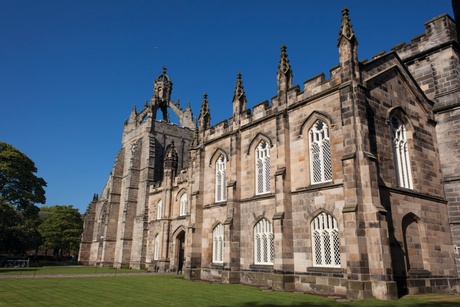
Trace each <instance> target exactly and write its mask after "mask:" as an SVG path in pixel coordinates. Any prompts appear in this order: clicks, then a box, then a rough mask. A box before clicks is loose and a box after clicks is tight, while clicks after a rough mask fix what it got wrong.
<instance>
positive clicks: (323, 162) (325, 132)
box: [308, 120, 332, 184]
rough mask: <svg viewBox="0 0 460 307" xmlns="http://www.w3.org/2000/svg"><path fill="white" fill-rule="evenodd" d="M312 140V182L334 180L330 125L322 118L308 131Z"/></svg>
mask: <svg viewBox="0 0 460 307" xmlns="http://www.w3.org/2000/svg"><path fill="white" fill-rule="evenodd" d="M308 135H309V141H310V174H311V178H312V180H311V182H312V184H315V183H322V182H328V181H332V159H331V144H330V141H329V127H328V126H327V124H326V123H325V122H323V121H321V120H318V121H316V122H315V123H314V124H313V126H312V127H311V128H310V131H309V132H308Z"/></svg>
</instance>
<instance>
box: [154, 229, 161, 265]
mask: <svg viewBox="0 0 460 307" xmlns="http://www.w3.org/2000/svg"><path fill="white" fill-rule="evenodd" d="M159 256H160V235H159V234H158V235H156V236H155V241H154V243H153V260H158V257H159Z"/></svg>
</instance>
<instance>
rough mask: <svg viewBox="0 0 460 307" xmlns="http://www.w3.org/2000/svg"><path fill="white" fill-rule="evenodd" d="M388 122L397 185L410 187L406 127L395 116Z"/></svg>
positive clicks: (410, 176) (410, 175)
mask: <svg viewBox="0 0 460 307" xmlns="http://www.w3.org/2000/svg"><path fill="white" fill-rule="evenodd" d="M390 123H391V137H392V141H393V154H394V161H395V167H396V174H397V176H398V185H399V186H400V187H403V188H407V189H412V188H413V187H412V172H411V166H410V160H409V150H408V145H407V136H406V127H405V126H404V124H403V123H402V122H401V121H400V120H399V119H398V118H397V117H395V116H392V117H391V121H390Z"/></svg>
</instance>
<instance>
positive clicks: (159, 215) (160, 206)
mask: <svg viewBox="0 0 460 307" xmlns="http://www.w3.org/2000/svg"><path fill="white" fill-rule="evenodd" d="M162 217H163V202H162V201H161V200H160V201H159V202H158V205H157V220H159V219H161V218H162Z"/></svg>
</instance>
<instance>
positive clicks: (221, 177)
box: [216, 155, 227, 202]
mask: <svg viewBox="0 0 460 307" xmlns="http://www.w3.org/2000/svg"><path fill="white" fill-rule="evenodd" d="M225 162H226V161H225V156H224V155H220V157H219V159H217V162H216V202H221V201H225V200H227V193H226V186H225V182H226V180H225V167H226V166H225Z"/></svg>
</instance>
